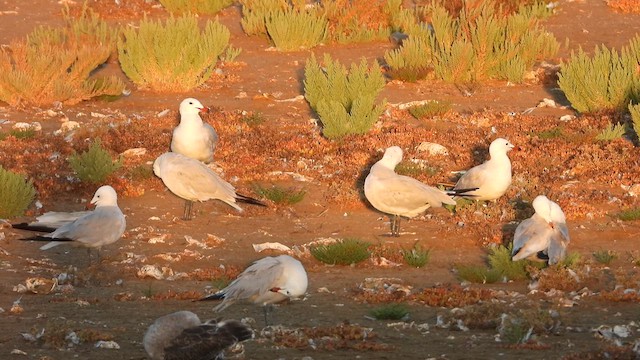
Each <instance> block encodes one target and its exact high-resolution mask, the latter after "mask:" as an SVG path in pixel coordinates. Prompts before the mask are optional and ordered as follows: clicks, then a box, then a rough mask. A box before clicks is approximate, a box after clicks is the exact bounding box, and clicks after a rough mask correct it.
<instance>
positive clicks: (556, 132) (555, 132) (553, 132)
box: [532, 126, 563, 140]
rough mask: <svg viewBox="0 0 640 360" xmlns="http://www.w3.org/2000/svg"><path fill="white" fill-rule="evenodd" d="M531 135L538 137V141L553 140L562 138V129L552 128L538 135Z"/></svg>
mask: <svg viewBox="0 0 640 360" xmlns="http://www.w3.org/2000/svg"><path fill="white" fill-rule="evenodd" d="M532 135H536V136H538V137H539V138H540V139H545V140H548V139H555V138H559V137H562V136H563V133H562V128H561V127H559V126H556V127H554V128H553V129H550V130H545V131H540V132H538V133H533V134H532Z"/></svg>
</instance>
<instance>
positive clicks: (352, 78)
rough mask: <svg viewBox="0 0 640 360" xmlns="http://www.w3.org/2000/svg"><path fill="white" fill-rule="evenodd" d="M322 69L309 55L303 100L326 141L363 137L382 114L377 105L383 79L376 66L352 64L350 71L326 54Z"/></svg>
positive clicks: (380, 106)
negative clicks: (353, 136)
mask: <svg viewBox="0 0 640 360" xmlns="http://www.w3.org/2000/svg"><path fill="white" fill-rule="evenodd" d="M324 65H325V69H326V70H324V69H323V68H322V67H321V66H320V65H319V64H318V62H317V61H316V58H315V56H312V57H311V58H310V59H309V60H308V61H307V64H306V66H305V79H304V89H305V98H306V99H307V101H308V102H309V104H310V105H311V108H313V109H314V110H315V111H316V112H317V113H318V115H319V116H320V120H321V121H322V124H323V131H322V133H323V134H324V136H326V137H327V138H329V139H338V138H341V137H344V136H346V135H350V134H364V133H366V132H367V131H369V129H370V128H371V126H373V124H374V123H375V122H376V121H377V120H378V118H379V117H380V115H382V112H383V111H384V103H385V102H384V101H383V103H381V104H380V103H376V98H377V96H378V94H379V93H380V91H382V89H383V87H384V85H385V80H384V77H383V75H382V72H381V71H380V68H379V67H378V66H375V65H374V66H372V67H371V68H369V66H368V65H367V62H366V60H364V59H363V60H362V61H361V62H360V65H356V64H351V67H350V69H349V71H347V69H346V67H344V66H343V65H341V64H340V63H339V62H338V61H337V60H336V61H333V60H332V59H331V57H330V56H329V55H328V54H325V56H324Z"/></svg>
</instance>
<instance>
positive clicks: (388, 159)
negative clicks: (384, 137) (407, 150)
mask: <svg viewBox="0 0 640 360" xmlns="http://www.w3.org/2000/svg"><path fill="white" fill-rule="evenodd" d="M401 161H402V149H401V148H400V147H399V146H391V147H388V148H387V150H385V151H384V156H383V157H382V159H381V160H380V162H381V163H383V164H385V165H386V166H387V167H389V168H390V169H395V167H396V165H398V164H400V162H401Z"/></svg>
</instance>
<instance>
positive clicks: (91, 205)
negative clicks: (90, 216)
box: [84, 202, 96, 210]
mask: <svg viewBox="0 0 640 360" xmlns="http://www.w3.org/2000/svg"><path fill="white" fill-rule="evenodd" d="M95 207H96V205H95V204H92V203H90V202H88V203H87V205H85V206H84V209H85V210H93V209H95Z"/></svg>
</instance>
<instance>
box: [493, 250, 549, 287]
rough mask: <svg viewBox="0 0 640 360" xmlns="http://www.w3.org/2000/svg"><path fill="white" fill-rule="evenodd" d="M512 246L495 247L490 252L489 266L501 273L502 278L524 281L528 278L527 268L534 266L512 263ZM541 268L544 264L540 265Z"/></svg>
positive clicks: (530, 263) (528, 263)
mask: <svg viewBox="0 0 640 360" xmlns="http://www.w3.org/2000/svg"><path fill="white" fill-rule="evenodd" d="M511 251H512V250H511V245H509V247H505V246H502V245H500V246H495V247H493V248H491V249H490V250H489V257H488V260H489V266H491V268H492V269H494V270H496V271H499V272H500V273H501V274H502V276H504V277H506V278H507V279H509V280H524V279H526V278H527V277H528V272H527V266H528V265H532V264H533V262H530V261H512V260H511ZM540 264H541V266H543V265H544V263H542V262H541V263H540Z"/></svg>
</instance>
